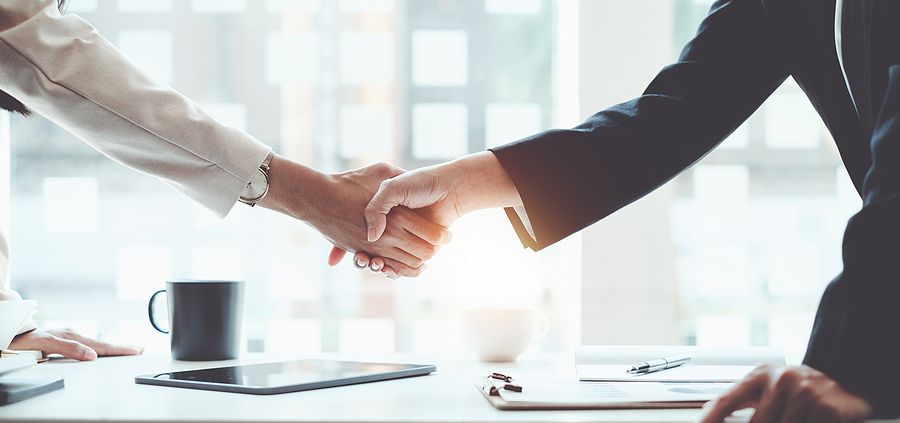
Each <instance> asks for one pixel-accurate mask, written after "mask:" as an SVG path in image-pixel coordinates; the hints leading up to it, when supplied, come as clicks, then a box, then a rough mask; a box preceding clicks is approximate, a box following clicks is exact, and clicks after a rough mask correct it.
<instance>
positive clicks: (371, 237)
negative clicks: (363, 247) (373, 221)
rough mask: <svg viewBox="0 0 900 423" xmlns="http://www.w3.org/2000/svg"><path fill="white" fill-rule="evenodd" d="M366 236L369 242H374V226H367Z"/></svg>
mask: <svg viewBox="0 0 900 423" xmlns="http://www.w3.org/2000/svg"><path fill="white" fill-rule="evenodd" d="M367 236H368V237H369V242H375V226H369V228H368V233H367Z"/></svg>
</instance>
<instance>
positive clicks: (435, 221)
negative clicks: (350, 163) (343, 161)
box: [259, 151, 521, 279]
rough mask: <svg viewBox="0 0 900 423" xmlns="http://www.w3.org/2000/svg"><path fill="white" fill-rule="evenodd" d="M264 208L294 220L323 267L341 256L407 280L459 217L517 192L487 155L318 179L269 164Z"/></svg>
mask: <svg viewBox="0 0 900 423" xmlns="http://www.w3.org/2000/svg"><path fill="white" fill-rule="evenodd" d="M269 176H270V190H269V193H268V195H267V196H266V197H265V198H264V199H263V200H262V201H260V203H259V205H260V206H261V207H266V208H269V209H272V210H275V211H278V212H281V213H284V214H286V215H288V216H291V217H294V218H296V219H299V220H302V221H304V222H306V223H307V224H309V225H310V226H312V227H314V228H315V229H316V230H318V231H319V232H320V233H321V234H322V235H323V236H324V237H325V238H326V239H328V241H330V242H331V243H332V244H334V248H333V249H332V251H331V254H330V255H329V258H328V264H329V265H331V266H334V265H336V264H338V263H339V262H340V261H341V260H342V259H343V257H344V256H345V255H346V253H347V252H351V253H354V254H355V256H354V259H353V262H354V264H355V265H356V266H357V267H359V268H366V267H368V268H370V269H371V270H372V271H375V272H381V273H383V274H384V275H385V276H387V277H388V278H391V279H396V278H399V277H401V276H406V277H415V276H418V275H420V274H421V273H422V272H423V271H424V270H425V267H426V266H425V262H426V261H427V260H429V259H431V258H432V257H434V256H435V255H436V254H437V252H438V250H440V247H441V245H444V244H447V243H448V242H450V238H451V233H450V231H449V229H448V228H449V227H450V225H451V224H452V223H453V222H454V221H456V219H458V218H459V217H461V216H462V215H464V214H466V213H469V212H471V211H474V210H478V209H482V208H487V207H502V206H516V205H521V200H519V195H518V192H517V191H516V190H515V187H514V185H513V183H512V181H511V180H510V179H509V176H508V175H507V174H506V171H505V170H504V169H503V167H502V166H501V165H500V163H499V161H497V159H496V158H495V157H494V155H493V153H491V152H487V151H486V152H481V153H475V154H472V155H469V156H465V157H462V158H460V159H457V160H454V161H452V162H448V163H443V164H440V165H435V166H430V167H424V168H420V169H416V170H414V171H411V172H405V171H404V170H403V169H400V168H399V167H397V166H394V165H391V164H388V163H375V164H372V165H369V166H367V167H364V168H360V169H356V170H351V171H347V172H343V173H337V174H324V173H321V172H318V171H316V170H314V169H311V168H309V167H307V166H304V165H301V164H298V163H295V162H292V161H290V160H288V159H285V158H283V157H280V156H275V158H273V160H272V164H271V167H270V172H269Z"/></svg>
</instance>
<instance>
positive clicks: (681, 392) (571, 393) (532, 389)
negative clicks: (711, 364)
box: [495, 374, 731, 406]
mask: <svg viewBox="0 0 900 423" xmlns="http://www.w3.org/2000/svg"><path fill="white" fill-rule="evenodd" d="M514 377H515V379H514V380H513V382H512V383H513V384H515V385H517V386H520V387H522V392H514V391H510V390H505V389H500V390H499V391H498V392H499V393H500V397H501V398H503V399H504V400H505V401H507V402H510V403H529V404H534V405H551V404H552V405H562V406H575V405H583V406H601V405H613V404H628V403H681V402H697V403H702V402H705V401H709V400H711V399H713V398H715V397H717V396H718V395H719V394H721V393H723V392H725V390H726V389H728V388H729V387H730V386H731V384H730V383H657V382H650V383H621V382H581V381H578V379H577V378H575V377H572V376H558V375H534V374H524V375H515V376H514ZM496 385H497V384H495V386H496ZM500 385H501V386H502V385H503V384H502V383H500Z"/></svg>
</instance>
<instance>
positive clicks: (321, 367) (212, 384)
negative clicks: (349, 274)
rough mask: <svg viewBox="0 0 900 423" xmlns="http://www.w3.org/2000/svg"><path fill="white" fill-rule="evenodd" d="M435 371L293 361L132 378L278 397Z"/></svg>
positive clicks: (408, 366)
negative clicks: (275, 395) (284, 394)
mask: <svg viewBox="0 0 900 423" xmlns="http://www.w3.org/2000/svg"><path fill="white" fill-rule="evenodd" d="M436 370H437V368H436V367H435V366H433V365H427V364H399V363H367V362H359V361H338V360H294V361H282V362H276V363H262V364H244V365H236V366H225V367H214V368H208V369H197V370H183V371H174V372H166V373H158V374H153V375H143V376H137V377H135V383H138V384H149V385H163V386H175V387H184V388H195V389H207V390H219V391H228V392H246V393H253V394H277V393H284V392H295V391H304V390H309V389H319V388H329V387H333V386H341V385H350V384H355V383H364V382H375V381H379V380H386V379H396V378H401V377H409V376H419V375H426V374H429V373H431V372H434V371H436Z"/></svg>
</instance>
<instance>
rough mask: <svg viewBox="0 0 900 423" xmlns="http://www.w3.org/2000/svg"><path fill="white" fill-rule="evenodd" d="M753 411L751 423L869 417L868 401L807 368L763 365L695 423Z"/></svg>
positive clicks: (710, 404)
mask: <svg viewBox="0 0 900 423" xmlns="http://www.w3.org/2000/svg"><path fill="white" fill-rule="evenodd" d="M748 407H755V408H756V411H755V412H754V413H753V417H752V418H751V419H750V423H762V422H790V423H803V422H809V423H829V422H842V423H850V422H858V421H862V420H865V419H866V418H868V417H869V416H871V415H872V412H873V408H872V405H871V404H869V403H868V401H866V400H864V399H863V398H861V397H859V396H856V395H854V394H851V393H849V392H847V391H846V390H844V388H842V387H841V385H839V384H838V383H837V382H835V381H834V380H833V379H831V378H829V377H828V376H827V375H825V374H824V373H822V372H820V371H818V370H816V369H813V368H811V367H809V366H771V365H763V366H759V367H757V368H756V369H754V370H753V371H752V372H750V374H748V375H747V377H745V378H744V379H742V380H741V381H740V382H738V383H736V384H735V385H734V386H732V387H731V388H729V389H728V391H726V392H725V393H724V394H722V395H720V396H719V397H718V398H716V399H714V400H712V401H709V402H708V403H706V404H704V405H703V413H702V414H701V415H700V417H699V418H698V420H697V422H698V423H720V422H722V421H723V420H724V419H725V417H728V416H729V415H730V414H731V413H732V412H733V411H736V410H740V409H744V408H748Z"/></svg>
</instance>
